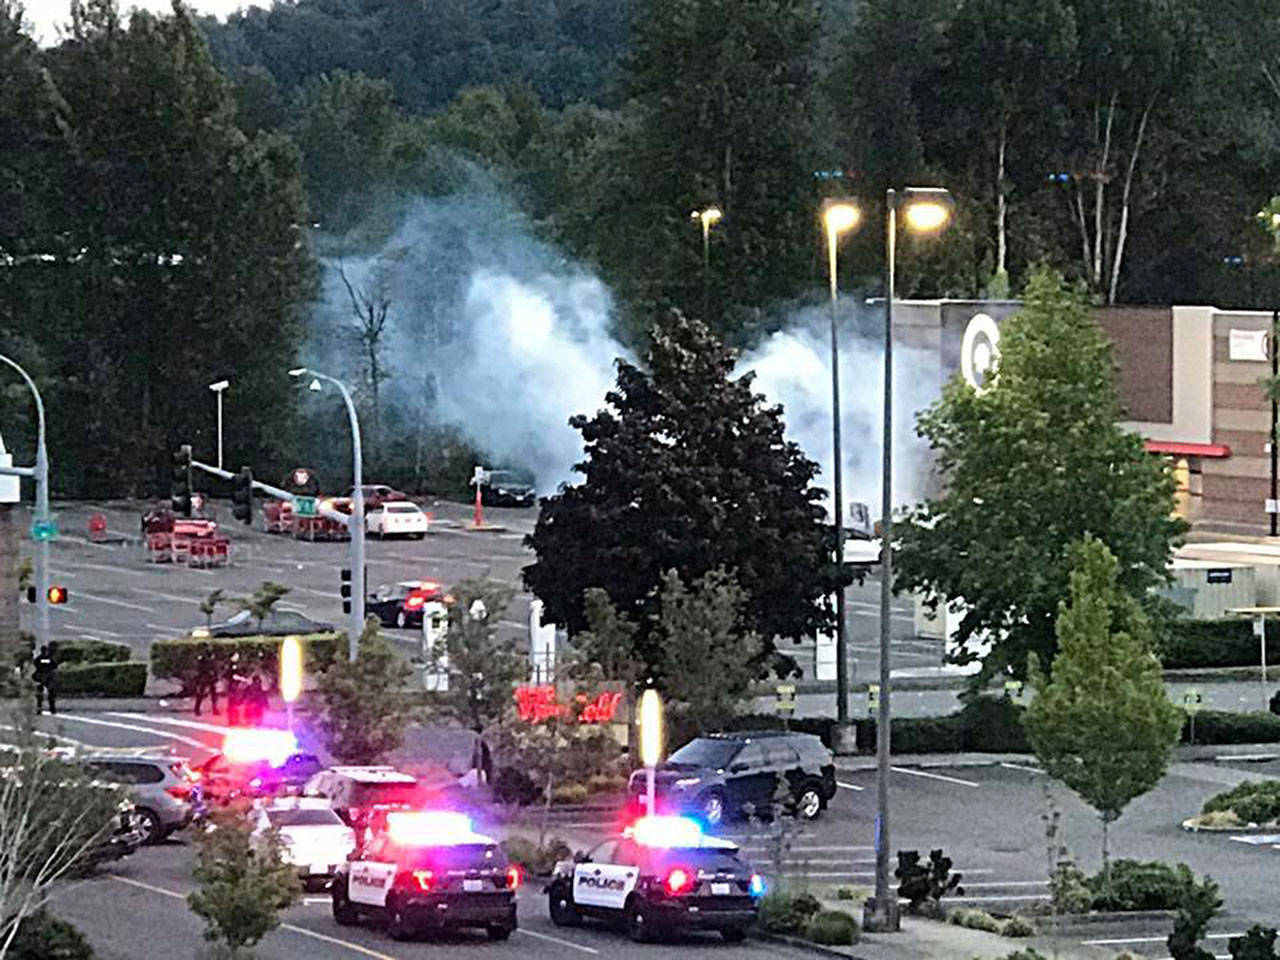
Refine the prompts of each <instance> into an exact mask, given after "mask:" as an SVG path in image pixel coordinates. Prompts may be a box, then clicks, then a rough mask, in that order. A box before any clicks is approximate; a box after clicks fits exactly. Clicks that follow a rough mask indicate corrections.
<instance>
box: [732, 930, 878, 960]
mask: <svg viewBox="0 0 1280 960" xmlns="http://www.w3.org/2000/svg"><path fill="white" fill-rule="evenodd" d="M751 939H753V940H760V941H762V942H764V943H776V944H778V945H780V946H784V947H791V948H792V949H793V950H805V951H808V952H809V953H814V954H817V955H818V956H820V957H845V958H849V957H852V958H853V960H860V958H859V957H858V955H857V954H856V953H846V952H845V951H844V950H841V949H839V948H838V947H829V946H827V945H826V944H824V943H814V942H813V941H812V940H805V939H803V938H801V937H789V936H787V935H786V934H785V933H765V932H763V931H761V930H757V931H755V932H754V933H752V934H751ZM856 946H857V944H856V943H855V944H850V946H849V947H847V948H846V949H849V950H852V949H854V948H855V947H856Z"/></svg>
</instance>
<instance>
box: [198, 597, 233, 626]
mask: <svg viewBox="0 0 1280 960" xmlns="http://www.w3.org/2000/svg"><path fill="white" fill-rule="evenodd" d="M226 600H227V595H226V594H225V593H224V592H223V591H222V588H218V589H217V590H213V591H211V592H210V593H209V595H208V596H207V597H205V598H204V599H203V600H201V601H200V612H201V613H203V614H204V625H205V626H206V627H212V626H213V614H214V611H216V610H217V609H218V605H219V604H221V603H223V602H225V601H226Z"/></svg>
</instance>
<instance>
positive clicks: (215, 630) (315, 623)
mask: <svg viewBox="0 0 1280 960" xmlns="http://www.w3.org/2000/svg"><path fill="white" fill-rule="evenodd" d="M333 631H334V626H333V624H332V623H322V622H320V621H319V620H312V619H311V618H310V617H304V616H303V615H302V614H300V613H295V612H294V611H292V610H280V609H278V608H274V607H273V608H272V609H271V611H270V612H269V613H268V614H267V615H266V616H265V617H263V618H262V620H261V622H259V621H258V620H257V618H255V617H254V616H253V614H251V613H250V612H249V611H248V610H241V611H240V612H239V613H236V614H234V615H232V616H231V617H229V618H228V619H226V620H224V621H222V622H221V623H215V624H213V625H212V626H210V627H204V626H200V627H194V628H192V630H191V636H192V637H194V638H195V639H197V640H205V639H208V638H209V637H287V636H291V635H295V634H296V635H298V636H306V635H307V634H311V633H333Z"/></svg>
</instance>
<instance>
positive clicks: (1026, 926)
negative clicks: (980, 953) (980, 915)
mask: <svg viewBox="0 0 1280 960" xmlns="http://www.w3.org/2000/svg"><path fill="white" fill-rule="evenodd" d="M1000 935H1001V936H1004V937H1034V936H1035V935H1036V928H1035V927H1034V926H1032V924H1031V921H1030V920H1026V919H1024V918H1022V917H1010V918H1009V919H1008V920H1006V921H1005V922H1004V923H1003V924H1001V925H1000Z"/></svg>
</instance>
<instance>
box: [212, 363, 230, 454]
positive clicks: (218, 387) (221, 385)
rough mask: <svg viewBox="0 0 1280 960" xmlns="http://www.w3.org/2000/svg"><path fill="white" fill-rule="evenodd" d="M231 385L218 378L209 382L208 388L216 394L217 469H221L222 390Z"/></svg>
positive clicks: (227, 381)
mask: <svg viewBox="0 0 1280 960" xmlns="http://www.w3.org/2000/svg"><path fill="white" fill-rule="evenodd" d="M229 386H231V381H229V380H219V381H218V382H217V383H211V384H209V389H210V390H212V391H213V392H214V393H216V394H217V395H218V469H219V470H221V469H222V391H224V390H226V389H227V387H229Z"/></svg>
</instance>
